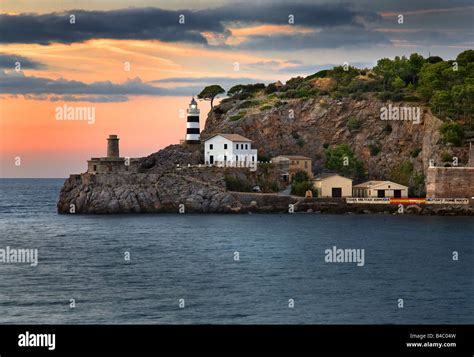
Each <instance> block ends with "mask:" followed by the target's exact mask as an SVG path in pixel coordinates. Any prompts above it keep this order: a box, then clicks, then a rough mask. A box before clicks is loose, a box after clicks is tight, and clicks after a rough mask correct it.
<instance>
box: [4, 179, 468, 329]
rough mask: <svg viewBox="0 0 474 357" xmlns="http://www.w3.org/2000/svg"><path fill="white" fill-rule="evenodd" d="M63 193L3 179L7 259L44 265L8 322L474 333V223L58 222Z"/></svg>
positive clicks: (12, 284)
mask: <svg viewBox="0 0 474 357" xmlns="http://www.w3.org/2000/svg"><path fill="white" fill-rule="evenodd" d="M63 183H64V179H0V250H2V249H3V250H5V251H6V249H7V247H9V248H8V249H10V250H11V249H32V250H35V249H36V250H37V253H38V262H37V263H38V264H37V265H35V266H33V265H32V264H28V263H18V262H17V263H13V262H7V261H6V260H5V261H4V262H0V324H472V323H474V274H473V271H474V269H473V263H474V218H473V217H429V216H426V217H424V216H410V215H403V214H399V215H370V214H368V215H324V214H315V213H296V214H251V215H250V214H241V215H237V214H235V215H227V214H142V215H138V214H135V215H132V214H129V215H59V214H57V209H56V203H57V199H58V196H59V192H60V189H61V186H62V184H63ZM338 249H342V250H343V252H344V253H345V252H354V250H356V251H357V252H358V253H363V258H364V259H363V264H362V262H361V261H360V260H359V264H358V263H357V262H356V261H354V260H353V259H352V260H351V255H350V254H348V255H344V256H341V257H343V258H344V259H345V260H344V259H342V258H341V259H340V260H339V259H329V258H328V257H329V254H330V253H329V252H330V251H331V252H337V251H338ZM346 250H347V251H346Z"/></svg>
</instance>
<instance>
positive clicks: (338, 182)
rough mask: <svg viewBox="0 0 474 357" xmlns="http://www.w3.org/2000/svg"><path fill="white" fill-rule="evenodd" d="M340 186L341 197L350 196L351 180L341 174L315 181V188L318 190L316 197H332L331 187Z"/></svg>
mask: <svg viewBox="0 0 474 357" xmlns="http://www.w3.org/2000/svg"><path fill="white" fill-rule="evenodd" d="M333 187H334V188H336V187H340V188H341V189H342V197H351V196H352V180H350V179H348V178H345V177H342V176H331V177H327V178H325V179H324V180H318V181H315V188H316V189H317V190H318V197H332V189H333Z"/></svg>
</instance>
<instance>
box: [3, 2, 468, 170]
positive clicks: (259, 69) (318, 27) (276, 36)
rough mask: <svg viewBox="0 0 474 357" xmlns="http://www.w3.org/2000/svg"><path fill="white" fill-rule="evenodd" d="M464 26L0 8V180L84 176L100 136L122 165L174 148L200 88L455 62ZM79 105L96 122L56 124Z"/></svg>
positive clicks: (462, 22)
mask: <svg viewBox="0 0 474 357" xmlns="http://www.w3.org/2000/svg"><path fill="white" fill-rule="evenodd" d="M400 15H402V16H403V19H402V21H400V19H401V17H400ZM473 20H474V3H473V2H472V1H471V0H469V1H467V0H449V1H448V0H445V1H440V0H430V1H428V0H426V1H425V0H420V1H416V0H410V1H407V0H397V1H388V0H373V1H369V0H359V1H352V2H351V1H330V0H327V1H318V0H310V1H278V0H273V1H259V0H253V1H215V0H214V1H203V0H197V1H196V0H194V1H182V0H175V1H170V0H168V1H148V0H135V1H124V0H114V1H112V0H101V1H99V0H74V1H73V0H63V1H50V0H36V1H26V0H12V1H10V0H1V1H0V178H7V177H67V176H68V175H69V174H73V173H81V172H84V171H85V170H86V167H87V166H86V161H87V159H89V158H90V157H98V156H99V157H100V156H105V155H106V138H107V136H108V135H109V134H117V135H118V136H119V137H120V150H121V156H128V157H142V156H146V155H148V154H151V153H153V152H156V151H157V150H159V149H161V148H164V147H166V146H167V145H169V144H174V143H179V141H180V140H181V139H183V138H184V136H185V131H186V119H185V117H184V116H182V115H180V114H181V113H182V112H183V110H185V109H186V108H187V106H188V104H189V101H190V98H191V96H192V95H196V94H197V93H199V92H200V91H201V90H202V88H204V86H206V85H210V84H219V85H221V86H222V87H224V88H225V89H229V88H230V87H231V86H233V85H235V84H246V83H257V82H263V83H270V82H274V81H276V80H281V81H282V82H285V81H286V80H288V79H289V78H291V77H295V76H298V75H302V76H306V75H309V74H312V73H315V72H317V71H319V70H321V69H325V68H331V67H332V66H335V65H340V64H343V63H344V62H348V63H349V64H350V65H353V66H356V67H371V66H373V65H375V64H376V62H377V60H378V59H380V58H383V57H390V58H393V57H394V56H402V55H410V54H411V53H413V52H418V53H420V54H422V55H423V56H425V57H427V56H429V55H436V56H440V57H442V58H444V59H453V58H455V57H456V55H457V54H458V53H460V52H462V51H464V50H466V49H472V48H474V46H473V42H474V40H473V39H474V36H473V35H474V29H473V25H472V24H473V23H474V21H473ZM68 108H69V109H68ZM71 108H72V109H71ZM81 108H83V109H84V110H86V111H88V113H93V114H94V120H93V122H92V120H58V113H63V112H66V113H67V110H76V109H81ZM199 108H200V109H201V127H202V128H203V127H204V124H205V118H206V117H207V113H208V112H209V110H210V105H209V102H207V101H206V102H203V101H200V102H199ZM76 115H79V114H78V113H76ZM76 117H77V116H76Z"/></svg>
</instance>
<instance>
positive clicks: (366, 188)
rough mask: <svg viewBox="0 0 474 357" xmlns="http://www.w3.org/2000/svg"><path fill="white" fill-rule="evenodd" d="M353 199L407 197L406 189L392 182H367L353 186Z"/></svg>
mask: <svg viewBox="0 0 474 357" xmlns="http://www.w3.org/2000/svg"><path fill="white" fill-rule="evenodd" d="M352 191H353V195H354V197H378V198H383V197H393V198H405V197H408V187H407V186H404V185H400V184H398V183H395V182H392V181H367V182H364V183H360V184H358V185H355V186H353V188H352Z"/></svg>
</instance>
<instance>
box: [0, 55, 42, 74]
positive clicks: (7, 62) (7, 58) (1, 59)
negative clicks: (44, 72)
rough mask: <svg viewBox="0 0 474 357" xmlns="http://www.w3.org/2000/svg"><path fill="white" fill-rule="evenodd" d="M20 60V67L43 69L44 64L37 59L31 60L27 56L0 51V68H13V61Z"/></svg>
mask: <svg viewBox="0 0 474 357" xmlns="http://www.w3.org/2000/svg"><path fill="white" fill-rule="evenodd" d="M16 62H20V65H21V69H22V70H23V69H44V68H46V66H45V65H44V64H43V63H41V62H38V61H34V60H31V59H29V58H26V57H23V56H19V55H13V54H6V53H0V68H3V69H15V66H16V65H15V63H16Z"/></svg>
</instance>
